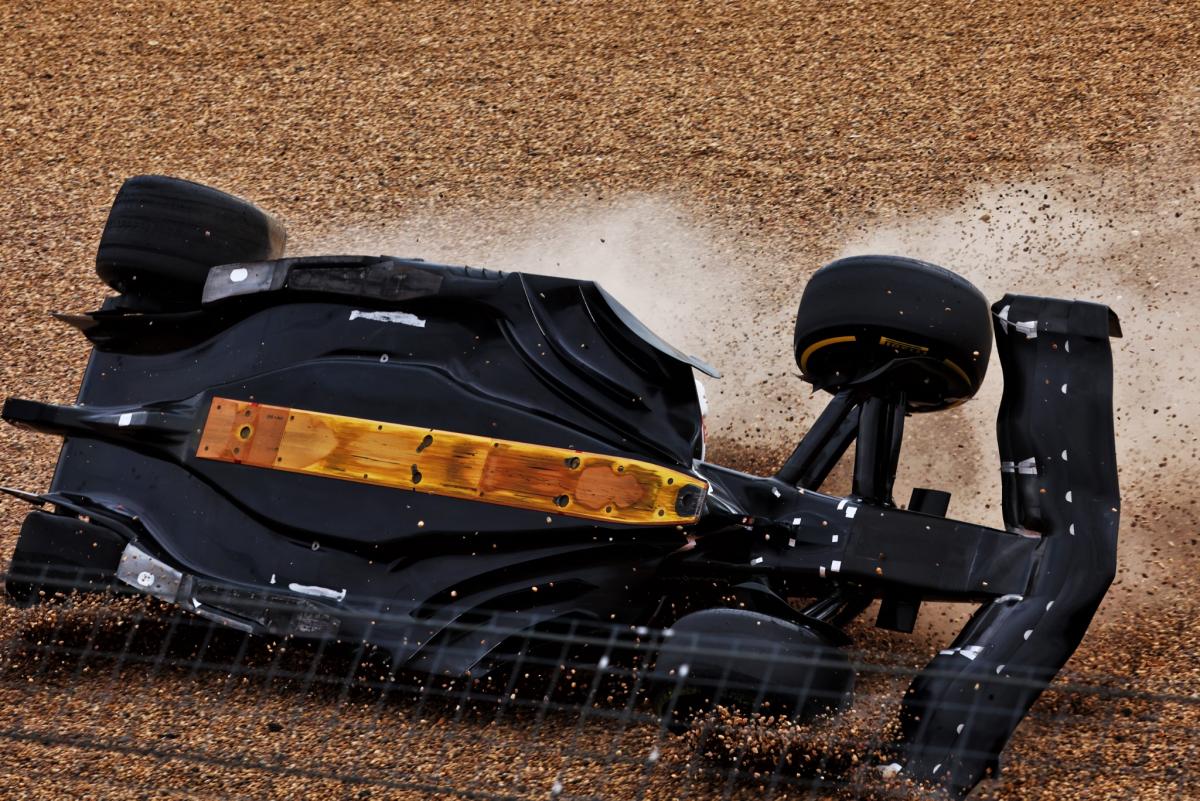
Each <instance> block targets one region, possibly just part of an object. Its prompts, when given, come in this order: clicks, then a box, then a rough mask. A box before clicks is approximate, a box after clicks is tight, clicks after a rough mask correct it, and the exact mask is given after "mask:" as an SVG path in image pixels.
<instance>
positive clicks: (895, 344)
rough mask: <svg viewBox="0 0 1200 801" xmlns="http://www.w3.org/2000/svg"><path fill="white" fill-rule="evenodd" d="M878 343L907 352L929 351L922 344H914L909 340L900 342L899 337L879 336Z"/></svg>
mask: <svg viewBox="0 0 1200 801" xmlns="http://www.w3.org/2000/svg"><path fill="white" fill-rule="evenodd" d="M879 344H880V345H884V346H887V347H890V348H895V349H896V350H905V351H908V352H909V353H928V352H929V348H927V347H924V346H923V345H914V344H912V343H911V342H901V341H900V340H899V339H892V338H891V337H880V338H879Z"/></svg>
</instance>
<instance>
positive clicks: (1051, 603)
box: [894, 295, 1121, 795]
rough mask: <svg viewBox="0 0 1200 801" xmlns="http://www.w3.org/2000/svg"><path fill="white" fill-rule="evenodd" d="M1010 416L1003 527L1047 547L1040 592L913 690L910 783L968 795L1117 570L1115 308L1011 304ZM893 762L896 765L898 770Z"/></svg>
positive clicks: (967, 638)
mask: <svg viewBox="0 0 1200 801" xmlns="http://www.w3.org/2000/svg"><path fill="white" fill-rule="evenodd" d="M992 310H993V312H994V315H995V316H994V324H995V329H996V344H997V348H998V353H999V357H1000V363H1001V366H1002V367H1003V369H1004V396H1003V400H1002V401H1001V405H1000V413H999V418H998V420H997V438H998V440H999V446H1000V469H1001V479H1002V484H1003V503H1004V506H1003V508H1004V521H1005V525H1006V527H1007V528H1008V530H1009V531H1011V532H1014V533H1019V534H1022V535H1024V536H1027V537H1029V538H1031V539H1035V540H1036V541H1037V543H1038V544H1037V552H1036V555H1035V560H1034V567H1033V574H1032V576H1031V579H1030V582H1029V588H1028V590H1027V591H1026V592H1024V593H1023V594H1020V595H1008V596H1004V597H1001V598H998V599H996V600H995V601H993V602H992V603H989V604H987V605H985V606H983V607H981V608H980V609H979V611H978V612H976V613H975V615H974V616H973V617H972V618H971V620H970V622H969V623H968V624H967V626H966V627H965V628H964V629H963V630H962V632H961V633H960V634H959V635H958V637H957V638H956V639H955V640H954V642H953V644H952V645H951V646H950V647H949V648H947V649H946V650H943V651H941V652H940V653H939V654H938V655H937V656H935V657H934V658H933V660H932V661H931V662H930V663H929V665H928V666H927V667H926V668H925V670H924V671H923V672H922V673H921V674H920V675H919V676H917V678H916V679H915V680H914V681H913V683H912V686H911V688H910V690H909V693H908V695H907V696H906V698H905V702H904V705H903V709H902V720H901V724H902V726H901V731H902V734H901V739H902V744H903V745H902V753H901V755H900V757H899V758H900V760H901V762H899V763H897V766H898V767H899V768H900V769H901V770H902V771H903V774H904V775H906V776H908V777H909V778H910V779H912V780H914V781H918V782H930V783H933V784H937V785H941V786H943V787H945V788H946V789H948V790H950V791H951V792H954V793H957V794H960V795H965V794H966V793H968V792H969V791H970V789H971V788H972V787H974V785H975V784H976V783H977V782H978V781H979V780H980V779H982V778H984V777H985V776H986V775H987V774H988V772H989V771H991V772H993V773H994V772H995V771H996V770H997V769H998V767H999V755H1000V752H1001V751H1002V750H1003V748H1004V746H1005V744H1006V743H1007V742H1008V739H1009V737H1011V735H1012V733H1013V731H1014V730H1015V729H1016V727H1017V725H1018V724H1019V723H1020V722H1021V719H1022V718H1023V717H1024V716H1025V714H1026V713H1027V712H1028V711H1029V708H1030V707H1031V706H1032V705H1033V703H1034V702H1035V701H1036V700H1037V698H1038V696H1039V695H1040V694H1041V692H1042V691H1043V690H1044V689H1045V688H1046V686H1047V685H1048V684H1049V683H1050V681H1051V680H1052V679H1053V678H1054V676H1055V674H1056V673H1057V672H1058V671H1059V669H1060V668H1062V666H1063V665H1064V664H1065V663H1066V662H1067V660H1068V659H1069V658H1070V656H1071V654H1072V653H1074V651H1075V649H1076V647H1077V646H1078V645H1079V643H1080V641H1081V640H1082V639H1083V635H1084V633H1085V632H1086V631H1087V627H1088V625H1089V624H1090V623H1091V620H1092V616H1093V615H1094V614H1095V612H1096V609H1097V608H1099V606H1100V602H1101V600H1103V598H1104V595H1105V592H1106V591H1107V590H1108V587H1109V584H1111V583H1112V580H1113V577H1114V575H1115V571H1116V560H1117V526H1118V520H1119V516H1120V491H1119V488H1118V484H1117V463H1116V446H1115V441H1114V435H1113V410H1112V382H1113V371H1112V353H1111V349H1110V347H1109V337H1119V336H1120V335H1121V331H1120V325H1119V323H1118V321H1117V317H1116V315H1115V314H1114V313H1113V312H1112V311H1111V310H1110V309H1109V308H1108V307H1107V306H1102V305H1099V304H1095V303H1085V302H1081V301H1066V300H1056V299H1051V298H1039V297H1031V296H1026V295H1006V296H1005V297H1004V298H1003V299H1002V300H1001V301H1000V302H999V303H997V304H995V306H993V307H992ZM897 766H894V767H897Z"/></svg>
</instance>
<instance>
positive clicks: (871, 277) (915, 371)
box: [795, 256, 992, 412]
mask: <svg viewBox="0 0 1200 801" xmlns="http://www.w3.org/2000/svg"><path fill="white" fill-rule="evenodd" d="M795 346H796V363H797V364H798V365H800V373H801V375H802V376H803V377H804V380H806V381H809V382H810V383H812V384H814V385H815V386H817V387H818V388H820V389H825V390H829V391H831V392H838V391H840V390H842V389H845V388H849V387H860V388H862V389H864V391H867V392H868V393H885V392H888V393H890V392H896V391H897V390H898V391H902V392H903V393H904V395H905V398H906V400H907V404H908V408H909V410H910V411H914V412H920V411H936V410H938V409H944V408H946V407H949V406H953V405H955V404H956V403H959V402H961V401H963V400H966V399H967V398H970V397H971V396H973V395H974V394H975V393H976V392H977V391H978V390H979V387H980V385H981V384H982V383H983V378H984V376H985V375H986V373H987V364H988V357H989V356H990V355H991V352H992V325H991V317H990V311H989V309H988V303H987V299H986V298H984V296H983V293H981V292H980V291H979V290H978V289H976V288H975V286H974V285H972V284H971V283H970V282H969V281H967V280H966V279H965V278H963V277H962V276H959V275H956V274H955V273H952V272H950V271H949V270H946V269H943V268H941V267H938V266H936V265H933V264H929V263H927V262H923V261H917V260H916V259H907V258H903V257H900V256H854V257H851V258H846V259H838V260H837V261H834V262H831V263H830V264H827V265H826V266H824V267H822V268H821V269H820V270H818V271H817V272H816V273H815V274H814V275H813V277H812V278H811V279H810V280H809V282H808V286H806V287H805V289H804V295H803V297H802V298H801V299H800V310H799V312H798V313H797V315H796V340H795Z"/></svg>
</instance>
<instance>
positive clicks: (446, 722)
mask: <svg viewBox="0 0 1200 801" xmlns="http://www.w3.org/2000/svg"><path fill="white" fill-rule="evenodd" d="M71 590H72V587H71V584H70V582H61V583H60V591H59V592H53V591H52V592H49V593H46V596H47V597H44V598H42V599H41V600H42V601H43V603H40V604H37V605H35V606H32V607H29V608H15V607H7V608H6V609H5V610H4V612H3V618H2V620H3V624H2V627H0V709H2V711H3V716H2V718H0V739H2V740H3V741H4V742H3V744H0V795H2V796H4V797H14V798H15V797H22V798H66V797H74V798H85V797H93V798H183V797H187V798H308V797H313V798H317V797H321V798H363V799H365V798H371V799H380V798H397V799H417V798H421V799H424V798H469V799H476V798H478V799H546V798H561V799H639V798H646V799H659V798H662V799H666V798H670V799H710V798H721V799H743V798H745V799H751V798H752V799H794V798H805V799H808V798H812V799H826V798H913V797H924V796H923V794H924V793H925V792H926V789H924V788H919V787H914V786H911V785H909V784H907V783H906V782H904V781H903V777H897V778H893V779H890V780H889V779H886V778H884V777H883V775H882V772H881V770H880V768H881V766H884V765H886V764H888V763H889V762H890V761H891V759H892V754H893V751H892V749H893V741H894V738H895V736H896V721H897V717H898V710H899V707H900V703H901V701H902V699H903V697H904V693H905V690H906V688H907V687H908V685H909V683H910V682H911V681H912V678H913V677H914V675H916V674H917V673H918V672H919V670H920V669H921V667H922V666H923V665H922V664H920V663H918V662H915V661H914V660H913V659H912V658H911V654H905V655H901V654H897V653H894V652H893V653H881V652H871V651H856V652H853V653H850V654H849V659H850V662H849V664H850V665H851V668H852V669H853V671H854V674H855V676H856V689H855V697H854V702H853V704H852V705H850V706H849V707H848V708H845V709H842V710H841V711H840V714H836V715H833V714H829V715H824V714H822V715H817V716H816V717H815V718H813V719H811V720H806V721H803V722H794V721H792V720H791V719H789V718H787V717H780V716H776V715H774V714H773V712H772V709H771V708H770V706H769V703H767V704H766V705H764V698H766V697H767V694H766V692H765V691H766V690H767V689H771V690H773V691H778V690H779V687H778V686H774V687H771V688H768V687H766V686H754V685H753V684H748V683H747V682H746V681H745V679H744V677H739V676H737V675H733V674H732V673H728V672H727V673H725V674H723V675H721V676H719V677H717V679H716V680H715V681H714V682H713V683H712V684H711V685H710V686H709V688H708V689H709V694H708V695H706V696H705V697H704V699H703V701H704V703H703V704H699V705H696V706H695V708H694V709H693V708H692V707H691V706H689V705H688V703H687V702H688V701H689V700H690V696H689V695H688V693H687V692H684V690H685V687H684V682H683V681H682V678H683V676H681V675H680V673H681V671H679V670H673V671H671V672H670V673H669V674H667V673H664V672H662V671H659V670H658V669H657V668H656V666H655V654H657V653H659V652H660V651H661V649H663V647H664V644H666V643H668V642H670V641H671V640H672V634H671V632H670V631H669V630H668V631H667V632H663V631H654V630H648V629H644V628H629V627H613V626H606V625H604V624H601V623H597V622H594V621H576V622H573V623H569V624H561V625H558V626H556V627H552V628H551V627H546V626H540V627H539V626H532V627H530V628H525V629H523V630H521V627H520V626H519V625H514V621H513V620H511V619H510V620H507V621H506V622H505V624H504V626H503V627H501V628H502V630H496V631H489V628H488V627H489V625H491V624H487V623H482V624H481V623H479V622H478V621H460V622H458V623H454V624H451V625H450V626H449V627H448V628H447V632H448V633H447V634H446V636H444V637H443V638H442V640H441V641H440V643H433V644H431V645H430V647H429V648H428V649H427V652H428V658H427V661H426V662H425V663H424V664H422V665H421V666H420V667H421V670H419V671H417V670H412V669H408V668H407V667H406V668H405V669H397V668H396V667H394V666H393V665H392V664H391V660H390V659H389V657H388V654H387V653H385V652H383V651H381V650H379V649H377V648H374V647H372V646H369V645H366V644H364V643H362V642H343V641H339V640H337V639H336V638H324V639H311V638H302V637H292V636H287V637H284V636H265V635H258V634H251V633H248V632H245V631H240V630H238V629H236V628H233V627H231V626H229V625H227V624H225V623H221V622H216V621H213V620H209V619H205V618H203V617H200V616H198V615H196V614H194V613H192V612H189V611H185V610H183V609H180V608H179V607H176V606H173V605H168V604H164V603H162V602H160V601H157V600H155V599H152V598H148V597H145V596H135V595H130V594H125V593H120V592H114V591H112V590H106V591H105V592H102V593H75V592H72V591H71ZM257 611H259V612H262V611H267V612H269V611H270V610H257ZM372 622H373V623H378V624H380V625H386V624H387V623H388V622H389V621H387V620H383V619H381V620H378V621H372ZM393 622H394V621H393ZM531 622H532V621H531ZM514 629H515V630H519V633H518V634H516V635H512V634H511V632H512V631H513V630H514ZM489 636H495V637H503V638H504V643H503V647H502V648H500V649H499V650H498V651H495V652H493V653H492V655H491V657H490V658H489V659H487V660H485V661H484V662H481V663H480V664H479V665H478V666H477V667H476V668H474V669H472V671H471V672H470V673H469V674H467V675H444V673H445V671H443V670H442V664H443V663H444V664H447V665H449V664H455V665H457V664H461V662H462V656H463V654H462V651H463V650H464V649H468V650H469V649H471V648H472V647H473V638H477V637H482V638H484V639H487V638H488V637H489ZM744 646H745V644H744V643H741V642H738V641H735V640H733V639H729V640H722V639H721V638H719V637H718V638H715V639H714V638H711V637H709V638H706V639H705V640H704V641H703V642H701V641H692V642H686V643H679V642H678V641H676V642H674V643H673V644H672V647H673V648H676V649H677V650H678V652H679V653H683V654H684V655H685V658H684V659H683V661H682V662H677V664H683V665H686V664H687V658H690V657H689V655H692V656H694V657H695V658H696V659H697V660H703V659H705V658H708V657H713V656H719V655H720V652H721V651H723V650H725V651H730V652H733V651H736V650H737V649H741V648H744ZM680 649H681V650H680ZM774 658H775V659H777V660H779V661H780V662H781V663H782V662H786V661H787V660H788V659H791V660H795V659H796V657H794V656H792V657H789V656H784V655H778V656H776V657H774ZM821 659H823V657H821V656H815V657H813V660H814V661H815V662H820V660H821ZM838 659H839V660H844V659H845V656H844V655H842V654H839V656H838ZM781 667H782V665H781ZM791 667H795V666H794V665H792V666H791ZM1119 667H1120V666H1116V665H1114V670H1113V675H1108V676H1100V675H1095V674H1092V675H1084V674H1078V673H1070V672H1067V673H1064V675H1063V676H1061V677H1060V678H1059V680H1058V681H1056V682H1055V683H1054V684H1053V685H1051V687H1050V689H1049V690H1048V691H1047V692H1046V693H1045V694H1044V695H1043V697H1042V699H1041V701H1039V702H1038V704H1037V705H1035V707H1034V708H1033V710H1032V711H1031V713H1030V715H1029V716H1028V717H1027V719H1026V720H1025V722H1024V723H1023V724H1022V727H1021V729H1020V730H1019V731H1018V735H1017V737H1016V738H1015V739H1014V741H1013V743H1012V744H1011V745H1010V747H1009V749H1008V751H1007V752H1006V755H1005V760H1004V770H1003V771H1002V772H1001V774H1000V776H999V777H998V778H994V779H992V780H989V781H987V782H985V783H984V784H983V785H982V786H981V787H980V788H979V789H978V790H977V791H976V794H975V797H980V798H988V797H995V798H1081V797H1088V798H1118V797H1129V798H1179V799H1189V798H1195V797H1197V790H1198V789H1200V784H1198V783H1197V781H1196V773H1195V771H1194V770H1193V768H1192V767H1191V765H1192V763H1193V762H1194V761H1195V758H1196V757H1197V755H1198V754H1197V751H1198V750H1200V746H1198V744H1197V740H1198V739H1200V738H1198V737H1197V734H1198V732H1200V697H1198V696H1197V695H1195V694H1189V693H1188V692H1187V691H1186V690H1187V688H1182V690H1183V691H1181V688H1177V687H1175V688H1172V687H1145V686H1139V687H1133V686H1126V685H1125V683H1124V680H1123V679H1122V678H1121V673H1120V670H1119ZM686 672H687V671H686V668H685V669H684V670H683V671H682V673H683V674H684V676H686ZM785 674H786V675H792V676H794V675H797V674H796V673H795V671H792V672H790V673H789V672H788V671H787V670H782V669H781V671H780V675H785ZM996 681H997V682H1005V681H1020V679H1018V678H1013V677H1004V676H998V677H997V679H996ZM765 683H766V680H764V684H765ZM984 690H986V688H984ZM794 691H795V692H796V693H801V694H804V693H807V694H809V695H812V694H814V693H815V694H817V695H819V694H820V692H822V690H821V689H820V688H816V687H812V686H809V687H796V688H794ZM685 707H688V708H687V709H686V710H685ZM697 709H698V710H700V711H699V712H698V713H697V714H696V716H695V717H694V718H692V717H690V714H691V713H692V712H694V711H695V710H697ZM705 710H709V711H705ZM685 711H686V712H687V713H688V714H685ZM962 711H963V714H964V715H969V714H971V709H970V707H969V706H964V707H963V710H962Z"/></svg>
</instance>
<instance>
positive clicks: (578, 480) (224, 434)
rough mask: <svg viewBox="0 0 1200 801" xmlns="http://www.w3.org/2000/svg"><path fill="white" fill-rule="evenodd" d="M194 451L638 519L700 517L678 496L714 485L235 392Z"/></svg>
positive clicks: (592, 515)
mask: <svg viewBox="0 0 1200 801" xmlns="http://www.w3.org/2000/svg"><path fill="white" fill-rule="evenodd" d="M196 455H197V456H198V457H200V458H202V459H216V460H220V461H226V462H235V463H239V464H247V465H253V466H256V467H266V468H270V469H274V470H286V471H289V472H295V473H306V474H310V475H319V476H325V477H327V478H338V479H343V480H346V481H357V482H360V483H364V484H375V485H379V486H385V487H394V488H397V489H407V490H415V491H416V492H427V493H430V494H432V495H444V496H448V497H454V498H465V499H469V500H475V501H482V502H485V503H495V504H501V505H504V506H515V507H518V508H521V509H532V510H536V511H542V512H546V513H548V514H556V515H566V516H569V517H582V518H588V519H592V520H609V521H614V522H620V523H631V524H637V525H679V524H684V523H693V522H695V521H696V519H697V518H698V517H699V506H700V504H699V501H698V500H695V501H693V502H691V503H685V504H682V506H683V507H685V508H684V511H683V512H680V511H677V508H676V507H677V500H678V498H679V493H680V492H685V491H686V492H688V493H689V494H690V495H691V496H692V497H693V498H697V499H698V498H702V497H703V496H704V495H705V494H706V493H707V491H708V485H707V484H706V483H705V482H703V481H701V480H699V479H697V478H696V477H694V476H690V475H688V474H686V473H681V472H679V471H676V470H671V469H669V468H665V467H662V466H660V465H656V464H652V463H650V462H644V461H640V460H637V459H624V458H620V457H615V456H606V455H603V454H595V453H587V452H583V451H576V450H570V449H566V448H551V447H548V446H545V445H534V444H530V443H526V442H514V441H511V440H499V439H492V438H490V437H480V436H476V435H473V434H461V433H457V432H454V431H439V430H436V429H427V428H419V427H417V426H409V425H404V424H401V423H385V422H380V421H378V420H365V419H362V418H357V417H344V416H342V415H335V414H324V413H321V412H312V411H306V410H303V409H289V408H286V407H281V406H268V405H265V404H259V403H253V402H251V401H238V400H230V399H228V398H213V400H212V404H211V405H210V407H209V412H208V417H207V419H206V420H205V424H204V429H203V432H202V434H201V438H200V444H199V446H198V447H197V451H196ZM688 488H694V489H688ZM697 493H698V494H697Z"/></svg>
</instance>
